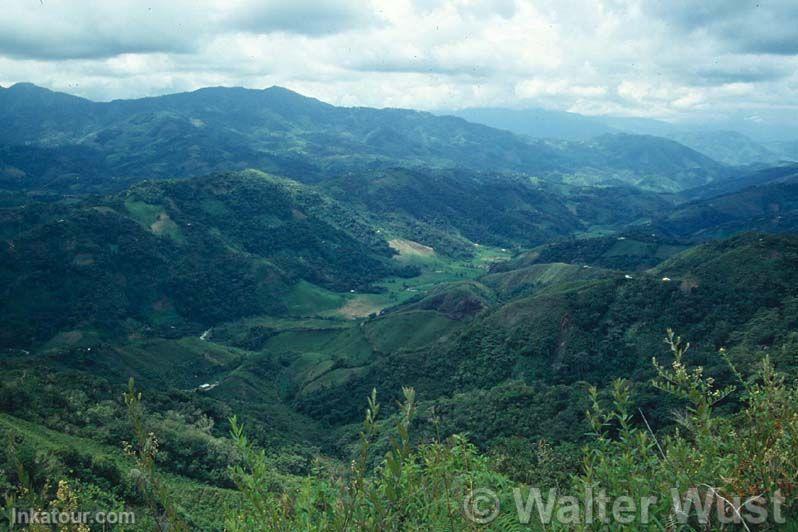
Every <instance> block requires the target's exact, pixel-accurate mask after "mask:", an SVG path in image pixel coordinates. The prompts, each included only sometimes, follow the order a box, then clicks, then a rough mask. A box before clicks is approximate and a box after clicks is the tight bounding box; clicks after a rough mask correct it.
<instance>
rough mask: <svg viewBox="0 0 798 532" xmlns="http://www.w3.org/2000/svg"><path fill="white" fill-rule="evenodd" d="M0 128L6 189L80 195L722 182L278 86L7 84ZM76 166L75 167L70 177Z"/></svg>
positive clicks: (644, 160)
mask: <svg viewBox="0 0 798 532" xmlns="http://www.w3.org/2000/svg"><path fill="white" fill-rule="evenodd" d="M0 120H2V121H3V123H5V124H7V127H6V128H5V129H4V132H3V133H2V134H0V143H2V144H4V145H6V146H11V148H8V147H7V148H4V153H5V155H4V157H3V159H0V169H1V170H2V174H0V175H2V177H3V181H2V183H3V185H4V186H5V187H10V188H12V189H29V190H30V189H33V190H37V189H42V188H43V189H52V188H53V187H55V190H61V191H69V192H85V191H87V190H89V191H92V190H98V185H102V184H103V183H97V182H96V181H97V179H96V178H97V176H98V175H100V174H104V175H106V176H107V179H108V181H107V184H108V186H109V187H113V186H114V185H116V186H117V187H118V185H117V182H118V181H122V182H128V181H131V180H141V179H145V178H171V177H187V176H196V175H203V174H207V173H211V172H214V171H220V170H239V169H244V168H258V169H260V170H263V171H267V172H272V173H277V174H279V175H283V176H286V177H290V178H293V179H297V180H300V181H304V182H316V181H320V180H324V179H326V178H329V177H331V176H335V175H340V174H345V173H347V172H351V171H358V172H363V171H365V172H368V171H370V170H373V169H380V168H386V167H391V166H397V165H401V166H410V167H420V166H424V167H438V168H446V167H448V168H452V167H459V168H469V169H472V170H482V171H491V172H497V171H505V172H521V173H524V174H527V175H530V176H535V177H541V178H545V179H547V180H551V181H554V182H560V181H565V182H575V183H587V184H595V183H611V184H612V183H616V184H617V183H631V184H635V185H638V186H642V187H644V188H649V189H652V190H667V191H674V190H681V189H684V188H689V187H693V186H697V185H700V184H705V183H708V182H711V181H714V180H718V179H721V178H724V177H726V176H727V175H728V171H727V169H725V168H724V167H723V166H722V165H720V164H718V163H716V162H714V161H712V160H710V159H708V158H706V157H704V156H701V155H700V154H698V153H695V152H693V151H692V150H690V149H688V148H686V147H684V146H680V145H677V144H675V143H673V142H670V141H666V140H664V139H659V138H655V137H643V136H641V137H636V136H629V135H627V136H620V137H615V136H607V137H602V138H600V139H597V140H595V141H590V142H576V143H568V142H563V141H559V142H550V141H544V140H530V139H524V138H521V137H518V136H516V135H514V134H511V133H508V132H506V131H502V130H498V129H493V128H489V127H486V126H483V125H480V124H474V123H470V122H467V121H465V120H463V119H460V118H455V117H451V116H441V117H438V116H435V115H432V114H429V113H422V112H417V111H409V110H403V109H369V108H344V107H335V106H332V105H328V104H325V103H323V102H320V101H318V100H315V99H313V98H307V97H304V96H301V95H299V94H296V93H294V92H291V91H289V90H286V89H283V88H280V87H272V88H269V89H265V90H250V89H242V88H208V89H200V90H198V91H195V92H191V93H181V94H173V95H169V96H161V97H154V98H144V99H140V100H118V101H113V102H107V103H96V102H91V101H89V100H85V99H81V98H77V97H73V96H69V95H66V94H61V93H54V92H51V91H48V90H46V89H42V88H39V87H36V86H33V85H30V84H17V85H14V86H12V87H10V88H7V89H2V90H0ZM17 146H26V147H29V148H30V147H36V148H49V149H50V150H49V151H38V152H37V153H36V157H37V158H45V160H48V161H49V160H53V163H50V164H47V165H46V168H45V167H42V165H38V166H37V165H36V164H34V163H33V162H32V161H31V160H30V159H31V158H32V155H31V153H30V151H27V152H26V151H20V149H19V148H16V147H17ZM75 147H80V150H77V149H76V148H75ZM77 165H80V166H81V167H82V168H84V169H83V170H82V171H80V172H77V171H76V170H77ZM61 168H63V169H61ZM106 190H108V189H107V188H106Z"/></svg>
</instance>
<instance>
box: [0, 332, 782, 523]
mask: <svg viewBox="0 0 798 532" xmlns="http://www.w3.org/2000/svg"><path fill="white" fill-rule="evenodd" d="M667 342H668V345H669V346H670V349H671V355H672V357H671V362H670V363H659V362H657V361H656V360H655V362H654V367H655V370H656V376H655V377H654V379H653V381H652V385H653V386H654V387H655V388H657V389H659V390H661V391H662V392H664V393H666V394H668V395H669V396H671V397H672V398H673V399H674V400H675V401H676V404H677V405H679V407H680V408H682V409H684V410H681V411H682V412H683V414H681V416H682V417H681V428H680V430H678V431H672V432H660V433H659V434H656V433H654V432H653V431H652V429H651V427H650V425H649V423H648V420H647V418H646V413H645V412H644V411H643V410H639V411H637V412H636V411H634V410H633V409H632V405H633V400H632V397H631V391H630V390H631V388H630V383H628V382H627V381H624V380H621V379H618V380H616V381H614V383H613V385H612V386H611V388H610V391H609V393H608V394H604V393H600V392H599V391H598V390H597V389H596V388H591V390H590V397H591V402H592V406H591V408H590V409H589V411H588V413H587V416H588V420H589V422H590V425H591V427H592V433H591V434H590V437H589V439H588V440H587V442H586V443H585V445H584V447H583V448H582V450H581V451H580V453H581V460H580V465H579V468H578V471H577V472H576V473H575V474H572V475H563V471H562V469H561V468H562V464H561V463H558V462H557V461H556V459H554V455H552V454H551V449H550V448H549V447H547V444H546V443H545V442H541V444H540V445H539V447H538V449H537V451H536V464H535V466H536V467H535V469H534V470H533V471H531V472H530V473H529V474H530V475H531V476H530V477H528V484H527V485H525V484H522V483H519V482H517V481H513V480H512V479H510V478H508V477H507V476H506V475H504V474H502V473H501V472H499V471H498V470H497V464H498V463H499V462H497V461H496V460H495V459H492V458H490V457H488V456H485V455H484V454H482V453H480V452H479V450H478V449H477V448H476V447H475V446H474V445H472V444H471V443H469V442H468V439H467V438H466V437H464V436H462V435H451V436H443V435H442V434H441V429H440V421H441V420H440V418H439V417H437V415H436V414H434V413H433V417H432V419H431V422H432V424H433V426H434V427H435V428H436V430H435V433H434V434H433V435H432V436H431V437H430V438H429V439H428V440H426V441H418V439H417V437H416V435H415V427H417V424H416V423H415V420H416V418H417V413H418V409H419V405H418V404H417V403H416V399H415V392H414V390H413V389H411V388H405V389H404V390H403V401H402V403H401V404H400V405H399V407H398V410H396V413H395V414H394V415H391V416H389V417H387V418H384V420H383V418H382V414H383V409H382V406H381V405H380V403H378V401H377V396H376V391H373V392H372V394H371V396H370V398H369V400H368V408H367V410H366V416H365V420H364V422H363V425H362V429H361V431H360V435H359V443H358V444H357V451H356V453H355V454H354V458H353V460H352V462H351V464H350V465H349V466H346V467H344V466H343V465H342V464H336V463H335V462H332V461H320V462H317V464H316V466H315V467H314V468H313V472H312V473H311V474H309V475H306V476H302V475H291V474H288V475H286V474H281V473H279V470H280V468H281V466H280V460H281V457H280V455H279V454H275V453H273V452H266V451H265V450H262V449H258V448H257V446H256V445H255V444H254V443H253V442H252V440H250V439H249V437H248V436H247V435H246V432H245V429H244V426H242V425H241V423H240V422H239V421H238V420H237V419H236V418H235V417H233V418H232V419H231V420H230V440H227V441H229V442H230V443H231V444H232V445H233V447H232V448H233V449H235V450H236V454H237V460H236V462H235V463H234V464H231V465H230V466H229V470H228V472H229V478H230V480H231V481H232V484H233V489H212V488H206V487H200V486H199V485H197V483H196V482H191V483H186V482H185V481H184V480H182V479H177V478H174V477H172V476H170V475H166V474H164V473H163V472H162V471H161V470H160V467H161V462H162V461H163V456H162V452H161V450H160V440H159V439H158V438H159V436H158V435H157V434H156V433H154V432H153V431H151V430H150V426H151V421H150V418H149V415H148V414H147V411H146V409H145V407H144V403H143V402H142V395H141V393H139V392H137V391H136V390H135V389H134V387H133V383H132V381H131V383H130V386H129V391H128V392H127V393H126V394H125V395H124V403H125V406H126V408H127V411H128V419H129V420H130V423H131V427H132V440H131V441H130V442H128V443H126V444H125V450H126V455H127V456H126V457H122V456H121V455H120V453H119V451H113V450H109V449H107V448H104V447H102V446H98V445H97V444H95V443H93V442H90V441H82V440H80V439H77V438H75V437H71V436H65V435H62V434H59V433H53V432H52V431H44V430H43V429H41V428H40V427H36V426H32V425H31V424H30V423H27V422H23V421H20V420H17V419H15V418H13V417H11V416H7V415H2V416H0V430H1V431H2V432H4V433H5V436H6V438H8V441H9V442H13V443H10V444H9V446H8V447H7V450H6V461H7V463H11V464H16V467H14V468H11V469H8V470H7V474H6V476H4V478H3V480H4V488H5V490H6V495H7V496H6V501H5V504H4V511H5V512H6V514H7V516H8V515H9V512H10V509H11V508H29V507H30V508H42V509H53V510H58V511H76V510H81V511H89V510H93V509H103V510H105V511H107V510H109V509H115V510H116V511H123V510H130V509H131V508H132V509H134V510H135V512H136V516H137V525H136V527H135V528H127V527H116V529H117V530H140V529H143V528H140V527H142V526H143V527H144V528H148V527H153V526H154V525H155V524H156V523H159V524H160V525H155V526H161V527H163V526H168V528H169V529H170V530H178V531H182V530H193V529H197V528H201V529H204V530H215V529H218V530H221V529H224V530H240V531H246V532H248V531H255V530H275V531H277V530H334V531H347V530H352V529H356V530H408V529H413V530H415V529H428V530H467V529H474V528H479V529H487V530H502V531H503V530H514V529H530V528H531V529H532V530H573V529H580V530H603V529H605V528H606V527H607V526H608V525H609V526H610V527H611V528H612V529H613V530H630V531H631V530H661V529H662V528H663V527H665V528H667V527H673V526H678V527H679V529H681V530H705V529H713V530H715V529H723V528H724V527H725V525H724V524H727V523H730V522H732V523H733V522H734V516H735V515H737V516H738V517H739V519H741V520H745V527H746V528H748V524H749V523H752V524H753V523H756V524H757V525H758V529H763V530H770V529H778V528H780V527H779V523H778V522H776V521H775V520H776V519H784V520H785V521H786V522H788V523H794V521H793V520H794V519H795V518H796V512H798V497H797V496H798V493H796V485H795V471H796V468H798V444H796V440H795V437H794V435H795V434H796V432H797V431H798V382H795V381H793V380H790V379H788V378H787V377H786V376H785V375H782V374H779V373H778V372H776V371H775V370H774V369H773V366H772V364H771V362H770V360H769V359H768V358H765V359H763V360H761V361H760V363H759V364H758V367H757V368H756V369H754V370H753V371H752V372H751V373H750V374H749V375H748V376H743V375H742V374H741V373H740V372H739V371H738V370H737V368H736V367H735V366H734V365H732V364H731V362H730V361H729V360H728V358H727V359H726V360H727V363H728V364H729V366H728V367H729V369H730V372H731V373H732V374H733V375H735V378H736V385H726V386H719V385H716V384H715V382H714V379H712V378H711V377H707V376H705V375H704V373H703V371H702V368H701V367H691V366H689V365H688V364H687V363H686V362H685V354H686V353H687V350H688V349H689V345H688V344H686V343H685V342H683V341H682V340H681V339H680V338H679V337H677V336H675V335H674V334H673V333H671V332H670V331H669V333H668V337H667ZM720 356H721V357H724V358H725V354H724V353H723V352H722V351H721V353H720ZM727 401H728V402H733V403H736V405H737V407H736V408H735V409H734V410H733V411H732V412H727V413H720V411H721V410H722V407H720V406H719V405H720V404H721V403H723V402H727ZM608 402H609V405H607V403H608ZM384 436H387V437H388V445H387V448H386V447H383V446H382V445H381V444H380V440H381V439H382V438H383V437H384ZM34 446H38V453H39V456H43V457H45V456H46V457H48V460H47V461H45V462H41V461H36V460H31V459H30V455H29V454H27V455H26V453H30V451H31V449H33V448H36V447H34ZM68 449H69V450H71V454H69V453H66V454H65V452H64V451H65V450H68ZM506 459H509V460H513V459H517V457H513V456H509V457H506V458H503V460H506ZM81 460H83V462H81ZM375 462H376V465H375ZM68 464H72V465H76V464H81V465H82V468H81V469H80V474H81V475H82V476H81V478H80V479H77V478H76V476H75V475H76V473H77V472H76V471H75V469H74V468H68ZM101 464H102V465H101ZM530 465H531V464H527V466H530ZM100 467H102V468H103V469H100ZM101 471H104V472H105V474H106V475H107V474H108V473H109V472H114V474H118V475H122V478H124V477H127V478H131V477H132V478H135V479H136V482H135V483H134V484H133V485H132V486H131V487H130V488H126V489H127V490H129V491H124V490H122V491H117V492H115V493H114V494H111V493H104V492H103V490H102V488H101V486H102V482H104V481H105V479H104V478H103V477H102V476H98V474H99V473H100V472H101ZM531 488H535V489H537V490H539V493H542V495H541V496H542V497H546V499H547V500H546V501H544V500H542V499H541V501H540V502H539V505H538V506H534V503H532V506H531V507H528V508H527V509H526V510H524V508H525V507H526V504H530V503H529V502H528V501H526V504H524V502H525V496H526V495H528V494H529V492H530V489H531ZM116 489H119V488H118V487H117V488H116ZM550 490H556V492H558V493H560V494H567V495H569V496H571V497H575V498H576V500H578V501H580V502H579V503H575V502H574V499H569V498H567V497H566V498H560V499H557V500H554V499H549V498H550V497H552V491H550ZM671 490H676V493H677V494H678V496H679V497H680V499H681V500H686V499H687V498H689V497H696V499H695V500H700V501H703V504H704V506H702V507H703V508H706V509H707V511H706V512H703V511H702V510H701V508H702V507H697V506H695V505H693V506H687V505H686V504H685V505H683V506H681V507H678V508H675V507H674V502H673V499H672V492H671ZM556 492H555V493H556ZM591 493H593V494H598V493H600V494H602V497H598V498H597V497H591V495H590V494H591ZM620 496H625V497H631V498H632V500H633V501H635V502H634V503H632V504H637V501H641V500H642V499H644V498H645V499H647V500H651V499H650V498H651V497H652V496H653V497H656V498H655V499H654V500H653V502H649V504H648V505H647V506H646V510H642V508H641V507H639V506H633V507H631V508H630V507H628V506H625V507H624V508H625V510H624V511H623V512H620V513H619V512H617V511H613V510H612V509H611V508H614V506H610V507H602V504H605V503H602V502H601V499H602V498H603V497H606V498H607V500H609V501H610V504H613V502H614V500H615V499H616V498H617V497H620ZM519 497H520V498H521V501H522V504H521V508H520V509H519V506H518V502H517V499H518V498H519ZM776 498H778V502H779V504H780V506H779V509H778V512H777V513H774V509H773V508H774V507H773V503H774V500H776ZM549 500H551V504H550V505H549ZM585 501H587V502H585ZM745 501H753V502H754V505H751V504H748V505H746V504H745ZM580 504H582V505H585V506H580ZM763 512H767V513H763ZM588 515H591V516H593V518H592V519H588V517H587V516H588ZM619 516H620V517H619ZM762 516H765V519H760V518H761V517H762ZM738 524H741V522H738ZM786 529H789V528H786ZM61 530H67V528H61ZM70 530H71V529H70ZM77 530H79V529H77Z"/></svg>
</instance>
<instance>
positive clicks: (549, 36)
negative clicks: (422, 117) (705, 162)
mask: <svg viewBox="0 0 798 532" xmlns="http://www.w3.org/2000/svg"><path fill="white" fill-rule="evenodd" d="M796 21H798V2H797V1H795V0H775V1H768V0H759V1H747V0H746V1H743V0H702V1H697V0H696V1H688V0H667V1H665V0H662V1H655V0H593V1H588V0H259V1H256V0H169V1H157V2H156V1H151V2H148V1H147V0H94V1H89V0H4V1H3V11H2V15H0V85H2V86H5V87H7V86H9V85H11V84H13V83H16V82H20V81H27V82H33V83H36V84H38V85H42V86H45V87H48V88H51V89H54V90H61V91H65V92H69V93H72V94H77V95H80V96H84V97H87V98H90V99H93V100H111V99H116V98H134V97H141V96H152V95H159V94H166V93H172V92H181V91H188V90H193V89H197V88H200V87H203V86H218V85H224V86H245V87H251V88H265V87H268V86H271V85H280V86H284V87H287V88H290V89H292V90H295V91H298V92H301V93H302V94H305V95H309V96H314V97H317V98H319V99H321V100H324V101H327V102H330V103H333V104H336V105H364V106H372V107H409V108H415V109H425V110H436V109H460V108H466V107H486V106H490V107H515V108H522V107H545V108H549V109H557V110H565V111H572V112H578V113H583V114H591V115H622V116H644V117H651V118H660V119H665V120H671V121H699V122H701V121H723V120H727V121H728V120H741V121H748V122H750V123H753V124H756V123H763V124H767V123H771V122H772V123H776V122H779V121H781V122H784V121H794V122H795V123H796V124H798V31H797V30H796V29H795V28H796Z"/></svg>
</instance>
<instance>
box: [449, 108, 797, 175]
mask: <svg viewBox="0 0 798 532" xmlns="http://www.w3.org/2000/svg"><path fill="white" fill-rule="evenodd" d="M451 114H454V115H455V116H459V117H462V118H465V119H466V120H469V121H471V122H476V123H479V124H485V125H487V126H491V127H495V128H497V129H504V130H506V131H512V132H513V133H517V134H519V135H524V136H527V137H529V138H550V139H562V140H579V141H586V140H590V139H592V138H595V137H599V136H601V135H606V134H619V133H625V134H634V135H654V136H657V137H663V138H666V139H670V140H673V141H676V142H678V143H680V144H682V145H684V146H687V147H688V148H691V149H692V150H695V151H697V152H699V153H701V154H703V155H705V156H707V157H709V158H711V159H714V160H716V161H718V162H721V163H723V164H727V165H731V166H746V165H751V164H766V165H767V164H776V163H778V162H780V161H794V160H796V158H798V151H796V149H795V145H794V144H795V143H794V142H784V141H782V142H758V141H756V140H754V139H752V138H751V137H749V136H747V135H744V134H742V133H740V132H737V131H733V130H727V129H723V128H720V129H718V128H714V129H713V128H712V126H711V125H706V124H701V125H692V126H691V125H690V124H671V123H669V122H664V121H661V120H652V119H645V118H635V117H606V116H586V115H580V114H577V113H568V112H563V111H553V110H548V109H535V108H531V109H502V108H475V109H462V110H459V111H454V112H452V113H451Z"/></svg>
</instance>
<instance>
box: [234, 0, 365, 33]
mask: <svg viewBox="0 0 798 532" xmlns="http://www.w3.org/2000/svg"><path fill="white" fill-rule="evenodd" d="M226 22H227V24H228V25H229V27H230V28H231V29H233V30H239V31H244V32H249V33H255V34H269V33H274V32H284V33H292V34H297V35H308V36H320V35H331V34H335V33H340V32H343V31H347V30H351V29H355V28H364V27H368V26H372V25H375V24H379V22H380V19H379V17H378V16H377V14H376V12H375V11H373V10H372V8H371V6H370V4H369V2H363V1H357V0H265V1H263V0H247V1H244V2H240V3H239V4H237V5H235V8H234V9H233V10H231V12H230V13H229V16H228V18H227V20H226Z"/></svg>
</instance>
